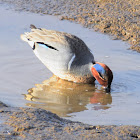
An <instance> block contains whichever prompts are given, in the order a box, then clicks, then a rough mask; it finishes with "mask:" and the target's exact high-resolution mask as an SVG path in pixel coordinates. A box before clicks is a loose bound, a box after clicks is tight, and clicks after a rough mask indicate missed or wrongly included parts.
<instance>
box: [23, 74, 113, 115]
mask: <svg viewBox="0 0 140 140" xmlns="http://www.w3.org/2000/svg"><path fill="white" fill-rule="evenodd" d="M35 86H36V87H34V88H31V89H29V90H28V94H25V99H26V100H29V101H34V102H31V103H27V106H32V107H37V108H42V109H45V110H49V111H51V112H53V113H56V114H57V115H59V116H61V117H67V116H69V115H68V114H70V113H73V112H80V111H84V110H87V108H86V106H87V104H93V109H95V110H98V109H108V108H110V107H109V106H108V104H111V103H112V97H111V94H107V93H106V92H105V91H104V90H103V89H101V90H97V89H96V88H95V87H94V86H93V84H91V85H90V84H77V83H73V82H69V81H65V80H62V79H58V78H57V77H55V76H53V77H51V78H50V79H49V80H45V81H44V82H43V83H42V84H36V85H35Z"/></svg>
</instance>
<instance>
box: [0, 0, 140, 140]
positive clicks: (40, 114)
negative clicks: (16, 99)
mask: <svg viewBox="0 0 140 140" xmlns="http://www.w3.org/2000/svg"><path fill="white" fill-rule="evenodd" d="M0 2H4V3H8V4H12V5H13V7H14V9H16V10H18V11H22V10H23V11H30V12H34V13H42V14H50V15H58V16H60V19H61V20H63V19H66V20H70V21H75V22H77V23H80V24H82V25H83V26H84V27H88V28H91V29H94V30H96V31H101V32H102V33H108V34H111V35H113V37H114V39H122V40H125V41H129V43H130V44H132V47H131V49H134V50H137V51H138V52H140V19H139V17H140V15H139V13H140V12H139V11H138V10H140V2H139V0H119V1H117V0H116V1H113V0H107V1H103V0H98V1H97V0H95V1H94V2H93V1H92V0H87V1H85V0H77V1H76V0H75V1H74V0H71V1H70V0H68V1H65V0H59V1H55V0H46V1H45V0H36V1H32V0H24V1H22V0H14V1H13V0H0ZM56 3H57V4H56ZM92 4H94V5H92ZM0 139H2V140H3V139H4V140H5V139H6V140H9V139H21V140H22V139H30V140H32V139H37V140H39V139H40V140H41V139H42V140H44V139H64V140H66V139H68V140H74V139H94V140H100V139H106V140H109V139H113V140H114V139H118V140H122V139H126V140H131V139H140V126H130V125H127V126H116V125H110V126H104V125H101V126H91V125H86V124H83V123H79V122H72V121H70V120H65V119H62V118H60V117H58V116H57V115H55V114H53V113H51V112H49V111H46V110H43V109H35V108H18V107H17V108H14V107H7V106H6V105H5V104H3V103H2V102H0Z"/></svg>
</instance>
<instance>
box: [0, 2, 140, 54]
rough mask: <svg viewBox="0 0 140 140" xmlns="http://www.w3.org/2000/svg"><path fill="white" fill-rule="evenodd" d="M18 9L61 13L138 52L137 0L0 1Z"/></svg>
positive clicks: (139, 10) (139, 18)
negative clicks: (128, 44) (118, 40)
mask: <svg viewBox="0 0 140 140" xmlns="http://www.w3.org/2000/svg"><path fill="white" fill-rule="evenodd" d="M0 2H4V3H8V4H11V5H12V6H14V9H16V10H18V11H30V12H34V13H42V14H49V15H56V16H60V19H61V20H64V19H66V20H70V21H75V22H77V23H80V24H82V25H83V26H84V27H88V28H91V29H94V30H95V31H100V32H102V33H107V34H110V35H112V36H113V39H122V40H124V41H128V42H129V43H130V44H131V45H132V46H131V49H133V50H136V51H138V52H140V1H139V0H129V1H128V0H116V1H114V0H108V1H104V0H94V1H93V0H86V1H85V0H68V1H65V0H59V1H55V0H36V1H32V0H14V1H13V0H0Z"/></svg>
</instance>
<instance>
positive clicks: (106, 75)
mask: <svg viewBox="0 0 140 140" xmlns="http://www.w3.org/2000/svg"><path fill="white" fill-rule="evenodd" d="M91 72H92V74H93V76H94V78H95V79H96V80H97V81H98V82H99V84H100V85H102V86H103V87H105V89H106V91H107V92H110V87H111V83H112V80H113V73H112V71H111V70H110V68H109V67H108V66H107V65H105V64H103V63H100V62H96V63H95V64H94V65H93V66H92V68H91Z"/></svg>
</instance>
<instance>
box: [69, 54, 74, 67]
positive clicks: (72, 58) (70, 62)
mask: <svg viewBox="0 0 140 140" xmlns="http://www.w3.org/2000/svg"><path fill="white" fill-rule="evenodd" d="M74 59H75V54H74V55H73V56H72V57H71V60H70V61H69V63H68V70H70V67H71V64H72V62H73V60H74Z"/></svg>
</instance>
